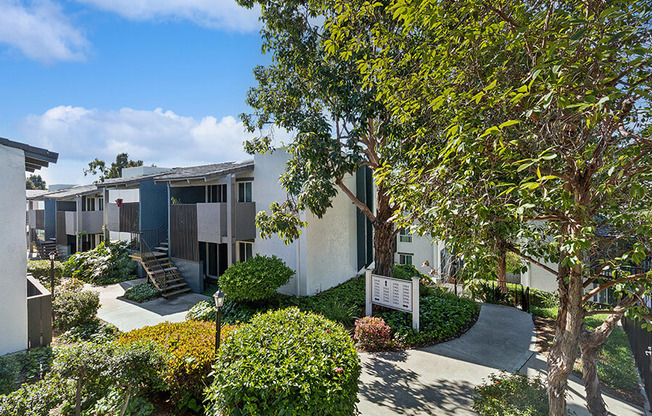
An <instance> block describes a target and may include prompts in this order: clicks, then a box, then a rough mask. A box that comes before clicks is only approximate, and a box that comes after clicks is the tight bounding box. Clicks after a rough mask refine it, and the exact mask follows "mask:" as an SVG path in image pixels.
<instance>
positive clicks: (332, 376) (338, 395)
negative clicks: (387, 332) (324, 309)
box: [206, 307, 361, 415]
mask: <svg viewBox="0 0 652 416" xmlns="http://www.w3.org/2000/svg"><path fill="white" fill-rule="evenodd" d="M360 371H361V369H360V362H359V359H358V354H357V351H356V350H355V347H354V346H353V341H352V340H351V337H350V336H349V334H348V333H347V331H346V330H344V327H342V325H340V324H337V323H335V322H333V321H330V320H328V319H326V318H324V317H323V316H321V315H315V314H312V313H306V312H301V311H300V310H299V309H298V308H296V307H293V308H288V309H283V310H279V311H270V312H267V313H265V314H260V315H256V316H255V317H254V318H253V319H252V320H251V323H249V324H247V325H243V326H242V327H241V328H240V329H239V330H238V331H237V332H236V333H235V334H234V335H233V336H232V337H230V338H228V339H226V340H225V342H224V344H222V346H221V348H220V351H219V356H218V357H217V360H216V363H215V367H214V372H215V381H214V382H213V385H212V386H211V387H210V388H209V389H208V390H207V393H206V400H207V402H208V414H211V415H242V414H255V415H281V414H288V415H315V414H319V415H353V414H355V404H356V402H357V393H358V378H359V376H360Z"/></svg>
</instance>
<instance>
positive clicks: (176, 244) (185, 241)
mask: <svg viewBox="0 0 652 416" xmlns="http://www.w3.org/2000/svg"><path fill="white" fill-rule="evenodd" d="M170 248H171V253H170V254H171V256H172V257H177V258H180V259H186V260H192V261H199V241H198V240H197V205H195V204H172V205H170Z"/></svg>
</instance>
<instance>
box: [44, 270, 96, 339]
mask: <svg viewBox="0 0 652 416" xmlns="http://www.w3.org/2000/svg"><path fill="white" fill-rule="evenodd" d="M99 308H100V295H99V294H98V293H97V292H93V291H90V290H82V287H81V286H80V285H78V284H76V283H75V282H74V281H72V282H68V283H66V284H64V285H62V286H61V287H60V289H59V290H58V291H57V292H56V295H55V297H54V301H53V302H52V312H53V313H54V322H55V324H56V327H57V328H60V329H70V328H73V327H76V326H81V325H86V324H92V323H96V322H97V316H96V315H97V310H98V309H99Z"/></svg>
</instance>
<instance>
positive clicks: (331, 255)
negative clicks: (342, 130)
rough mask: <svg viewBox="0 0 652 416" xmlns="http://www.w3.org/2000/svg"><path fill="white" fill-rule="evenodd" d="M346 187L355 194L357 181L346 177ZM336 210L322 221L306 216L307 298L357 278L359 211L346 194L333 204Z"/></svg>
mask: <svg viewBox="0 0 652 416" xmlns="http://www.w3.org/2000/svg"><path fill="white" fill-rule="evenodd" d="M344 184H345V185H346V187H347V188H349V189H351V190H355V178H354V177H353V176H349V177H346V178H345V179H344ZM332 204H333V206H332V207H331V208H329V209H328V210H327V211H326V214H325V215H324V216H323V217H322V218H317V217H316V216H314V215H312V214H307V223H308V225H307V226H306V231H305V235H306V243H307V245H306V249H307V259H306V265H307V267H308V276H307V282H306V286H304V290H305V293H304V294H307V295H314V294H315V293H318V292H322V291H324V290H326V289H330V288H331V287H333V286H337V285H339V284H340V283H343V282H345V281H347V280H349V279H350V278H352V277H354V276H355V275H356V274H357V271H358V270H357V262H358V258H357V233H356V209H357V208H356V207H355V205H353V203H352V202H351V199H350V198H348V197H347V196H346V195H345V194H344V193H343V192H339V193H338V195H337V196H336V197H335V198H334V199H333V201H332Z"/></svg>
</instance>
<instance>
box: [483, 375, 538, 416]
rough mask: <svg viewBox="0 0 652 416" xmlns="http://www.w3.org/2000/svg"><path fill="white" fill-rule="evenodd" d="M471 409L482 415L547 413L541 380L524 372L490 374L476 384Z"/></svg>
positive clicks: (527, 415) (514, 415)
mask: <svg viewBox="0 0 652 416" xmlns="http://www.w3.org/2000/svg"><path fill="white" fill-rule="evenodd" d="M474 393H475V394H474V397H473V410H475V411H476V412H478V413H479V414H480V415H482V416H547V415H548V410H549V407H548V396H547V393H546V387H545V385H544V383H543V381H542V380H541V379H539V378H532V379H529V378H528V377H527V376H526V375H523V374H519V373H516V374H509V373H501V374H499V375H496V374H491V375H490V376H489V381H488V382H486V383H485V384H482V385H480V386H478V387H476V388H475V390H474Z"/></svg>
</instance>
